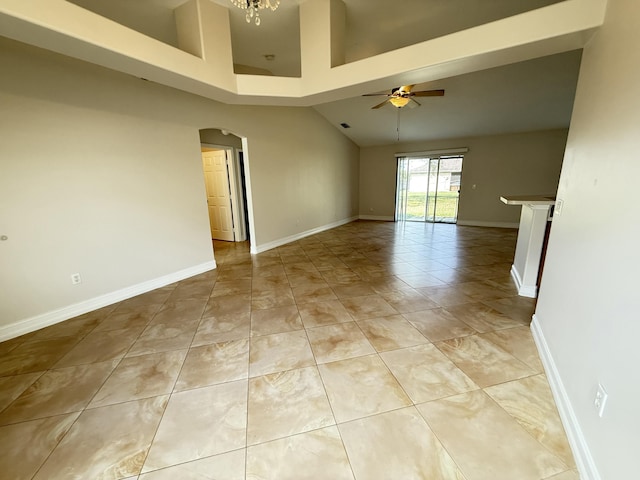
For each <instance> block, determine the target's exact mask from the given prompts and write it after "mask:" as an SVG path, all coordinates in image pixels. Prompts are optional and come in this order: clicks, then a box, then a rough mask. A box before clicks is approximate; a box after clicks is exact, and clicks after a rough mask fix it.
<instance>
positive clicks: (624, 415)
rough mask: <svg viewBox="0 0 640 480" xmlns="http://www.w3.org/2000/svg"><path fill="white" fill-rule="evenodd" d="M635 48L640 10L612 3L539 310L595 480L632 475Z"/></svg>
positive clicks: (586, 94)
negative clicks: (601, 391) (600, 388)
mask: <svg viewBox="0 0 640 480" xmlns="http://www.w3.org/2000/svg"><path fill="white" fill-rule="evenodd" d="M637 45H640V10H639V8H638V2H637V0H610V1H609V6H608V10H607V16H606V21H605V24H604V26H603V27H602V29H601V30H600V31H598V33H597V34H596V36H595V37H594V38H593V39H592V40H591V42H590V43H589V44H588V45H587V47H586V48H585V50H584V54H583V56H582V66H581V69H580V77H579V81H578V89H577V93H576V99H575V106H574V111H573V117H572V120H571V128H570V130H569V137H568V141H567V151H566V154H565V159H564V164H563V167H562V175H561V177H560V184H559V188H558V198H561V199H563V201H564V206H563V209H562V214H561V215H560V216H556V218H555V219H554V221H553V225H552V228H551V236H550V241H549V248H548V250H547V260H546V264H545V269H544V276H543V277H542V282H541V289H540V297H539V299H538V304H537V308H536V318H537V321H539V324H540V326H541V328H542V332H543V334H544V338H546V340H547V343H548V347H549V352H550V355H551V357H552V358H553V360H554V363H555V366H556V368H557V371H558V373H559V376H560V378H561V381H562V384H563V385H564V388H565V391H566V395H567V397H568V402H569V404H570V406H571V408H572V410H573V414H574V415H575V417H576V419H577V421H578V423H579V426H580V428H581V430H582V433H583V434H584V440H585V442H586V444H587V446H588V448H589V450H590V452H591V454H592V456H593V459H594V460H595V464H596V466H597V469H598V470H599V478H601V479H602V480H609V479H623V478H632V477H635V476H637V471H638V446H639V445H640V433H639V432H640V413H639V411H638V398H640V373H638V366H640V349H639V348H638V338H640V322H639V321H638V300H637V298H638V271H639V270H640V254H639V249H638V245H640V214H639V210H638V205H639V202H638V195H637V192H638V188H637V183H638V178H640V161H638V152H639V151H640V135H638V125H640V50H638V48H637ZM598 382H601V383H602V384H603V385H604V386H605V388H606V390H607V392H608V394H609V399H608V403H607V406H606V410H605V412H604V416H603V417H602V418H599V417H598V416H597V414H596V411H595V408H594V406H593V400H594V398H595V391H596V385H597V384H598ZM583 478H591V477H586V476H585V477H583ZM593 478H596V477H595V476H594V477H593Z"/></svg>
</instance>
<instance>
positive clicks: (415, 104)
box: [407, 97, 422, 108]
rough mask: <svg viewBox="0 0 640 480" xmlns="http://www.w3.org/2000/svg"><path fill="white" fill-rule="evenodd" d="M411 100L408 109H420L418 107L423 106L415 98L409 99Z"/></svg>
mask: <svg viewBox="0 0 640 480" xmlns="http://www.w3.org/2000/svg"><path fill="white" fill-rule="evenodd" d="M409 100H411V101H410V102H409V103H408V104H407V107H409V108H418V107H421V106H422V104H421V103H420V102H419V101H417V100H416V99H414V98H412V97H411V98H409Z"/></svg>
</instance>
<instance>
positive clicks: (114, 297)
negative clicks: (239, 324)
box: [0, 260, 216, 342]
mask: <svg viewBox="0 0 640 480" xmlns="http://www.w3.org/2000/svg"><path fill="white" fill-rule="evenodd" d="M214 268H216V262H215V260H212V261H210V262H205V263H201V264H200V265H195V266H193V267H189V268H185V269H183V270H179V271H177V272H174V273H170V274H168V275H163V276H161V277H158V278H154V279H153V280H148V281H146V282H142V283H138V284H137V285H132V286H130V287H126V288H122V289H120V290H116V291H114V292H110V293H105V294H104V295H100V296H98V297H94V298H90V299H88V300H84V301H82V302H79V303H74V304H73V305H69V306H67V307H63V308H59V309H57V310H53V311H51V312H46V313H41V314H40V315H36V316H34V317H30V318H26V319H24V320H19V321H17V322H14V323H12V324H10V325H4V326H2V327H0V342H3V341H5V340H9V339H11V338H15V337H19V336H20V335H24V334H25V333H30V332H34V331H36V330H39V329H41V328H44V327H48V326H50V325H54V324H56V323H59V322H62V321H64V320H69V319H70V318H73V317H77V316H78V315H82V314H84V313H87V312H91V311H93V310H97V309H98V308H102V307H106V306H107V305H112V304H114V303H117V302H121V301H122V300H126V299H128V298H131V297H135V296H136V295H140V294H142V293H146V292H149V291H151V290H155V289H156V288H160V287H164V286H166V285H170V284H172V283H174V282H179V281H180V280H184V279H185V278H189V277H193V276H194V275H198V274H200V273H204V272H208V271H209V270H213V269H214Z"/></svg>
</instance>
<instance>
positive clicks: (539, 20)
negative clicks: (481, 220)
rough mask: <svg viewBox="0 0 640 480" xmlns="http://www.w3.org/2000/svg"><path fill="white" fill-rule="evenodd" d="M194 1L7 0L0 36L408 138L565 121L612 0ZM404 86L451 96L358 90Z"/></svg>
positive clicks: (371, 140) (357, 136) (365, 133)
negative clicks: (190, 40) (196, 46)
mask: <svg viewBox="0 0 640 480" xmlns="http://www.w3.org/2000/svg"><path fill="white" fill-rule="evenodd" d="M25 3H26V4H27V5H25ZM187 3H191V4H193V5H194V8H197V9H198V12H199V13H198V15H197V16H194V17H193V18H194V20H193V21H194V23H193V28H191V27H192V25H191V24H189V25H188V27H189V28H186V29H185V28H184V26H183V28H182V31H181V29H180V28H179V27H177V26H176V17H177V15H176V14H175V12H176V11H177V10H176V9H177V8H179V7H180V8H182V7H181V6H182V5H184V4H185V0H136V1H131V0H109V1H106V0H69V2H66V1H64V0H32V1H31V2H21V1H20V0H0V34H2V35H5V36H8V37H11V38H15V39H17V40H21V41H24V42H26V43H32V44H34V45H37V46H41V47H44V48H50V49H52V50H54V51H58V52H60V53H64V54H67V55H71V56H75V57H77V58H81V59H84V60H88V61H93V62H94V63H98V64H101V65H104V66H107V67H109V68H114V69H116V70H120V71H124V72H126V73H130V74H133V75H137V76H144V77H145V78H149V79H151V80H153V81H156V82H158V83H164V84H166V85H169V86H172V87H174V88H179V89H182V90H185V91H189V92H191V93H196V94H199V95H203V96H206V97H209V98H213V99H216V100H219V101H223V102H227V103H241V104H262V105H264V104H271V105H299V106H312V107H313V108H315V109H316V110H317V111H318V112H319V113H320V114H322V115H323V116H325V118H327V120H328V121H330V122H331V123H332V124H334V125H336V127H337V128H340V127H339V124H340V123H342V122H346V123H348V124H350V125H351V127H352V128H350V129H348V130H344V131H343V132H344V133H345V135H347V136H349V137H350V138H352V139H353V140H354V141H355V142H356V143H357V144H359V145H375V144H386V143H391V142H394V141H397V139H398V126H399V136H400V140H402V141H420V140H429V139H435V138H450V137H459V136H469V135H484V134H494V133H506V132H514V131H528V130H539V129H546V128H561V127H566V126H567V125H568V123H569V119H570V115H571V108H572V103H573V97H574V94H575V85H576V80H577V75H578V69H579V63H580V48H581V47H582V46H583V45H584V43H585V42H586V41H587V40H588V38H589V36H590V35H591V33H592V32H593V31H594V30H595V29H596V28H597V27H598V26H599V24H600V23H601V22H602V19H603V16H604V5H605V0H565V1H562V0H519V1H515V0H492V1H490V2H478V1H477V0H394V1H393V2H390V1H382V0H306V1H304V0H281V4H280V6H279V8H278V9H277V10H276V11H275V12H271V11H263V12H262V13H261V16H262V23H261V25H260V26H256V25H254V24H248V23H246V22H245V18H244V12H243V11H241V10H239V9H237V8H236V7H234V6H233V5H231V3H230V2H229V1H228V0H215V4H217V5H214V6H210V5H209V0H189V2H187ZM71 4H75V5H71ZM77 7H82V8H77ZM221 7H223V8H221ZM208 9H210V10H208ZM183 10H185V9H183ZM227 10H228V21H227V20H226V15H227V13H226V11H227ZM203 12H204V13H203ZM221 13H222V14H224V15H223V16H224V17H225V18H223V19H221V20H220V19H219V18H218V17H221ZM207 15H209V17H207ZM207 18H208V19H212V18H214V19H215V25H213V24H211V23H207V22H206V21H205V20H206V19H207ZM225 22H226V23H225ZM125 27H126V28H125ZM185 31H186V32H187V35H196V36H197V35H199V38H196V39H195V43H197V41H198V40H200V41H201V42H200V43H201V44H202V45H204V47H203V48H204V49H205V50H206V48H207V38H209V42H210V43H209V45H214V46H213V47H210V48H212V49H215V48H219V45H221V44H225V40H226V42H227V43H226V45H227V46H228V47H227V50H230V51H229V52H228V57H229V65H228V66H226V67H225V66H222V67H221V66H220V65H219V64H216V62H218V58H222V57H225V55H226V53H225V52H224V51H223V50H215V51H214V50H212V49H210V51H209V52H206V51H203V52H201V54H200V55H199V57H200V58H198V55H197V54H194V52H193V51H190V52H189V53H191V54H192V55H185V54H184V52H183V51H182V50H185V48H184V38H185ZM194 31H195V34H194V33H193V32H194ZM225 34H226V35H227V36H228V37H229V38H228V39H224V38H223V39H222V40H220V38H221V37H220V36H221V35H222V36H224V35H225ZM212 38H215V39H216V41H217V42H218V43H217V44H216V43H215V42H212V41H211V40H210V39H212ZM177 47H180V48H177ZM187 51H188V50H187ZM336 52H338V53H336ZM213 54H215V55H213ZM220 54H222V55H220ZM193 55H196V56H193ZM207 55H208V56H207ZM214 57H215V60H213V61H212V60H211V58H214ZM218 63H219V62H218ZM328 63H331V65H329V64H328ZM409 83H411V84H416V86H415V87H414V90H419V89H432V88H443V89H445V91H446V93H445V96H444V97H434V98H422V99H420V103H421V104H422V106H421V107H419V108H414V109H408V108H406V107H405V108H403V109H401V110H398V109H395V108H394V107H392V106H390V105H389V106H385V107H383V108H381V109H379V110H371V106H373V105H375V104H376V103H379V102H380V101H381V99H378V98H376V97H362V96H361V95H362V94H364V93H372V92H381V91H386V90H388V89H391V88H393V87H396V86H399V85H402V84H409Z"/></svg>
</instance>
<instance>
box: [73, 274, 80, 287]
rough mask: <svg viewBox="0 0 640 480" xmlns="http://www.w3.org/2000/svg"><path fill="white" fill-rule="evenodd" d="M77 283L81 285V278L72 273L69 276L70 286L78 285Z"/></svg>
mask: <svg viewBox="0 0 640 480" xmlns="http://www.w3.org/2000/svg"><path fill="white" fill-rule="evenodd" d="M79 283H82V278H81V277H80V274H79V273H72V274H71V284H72V285H78V284H79Z"/></svg>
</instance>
